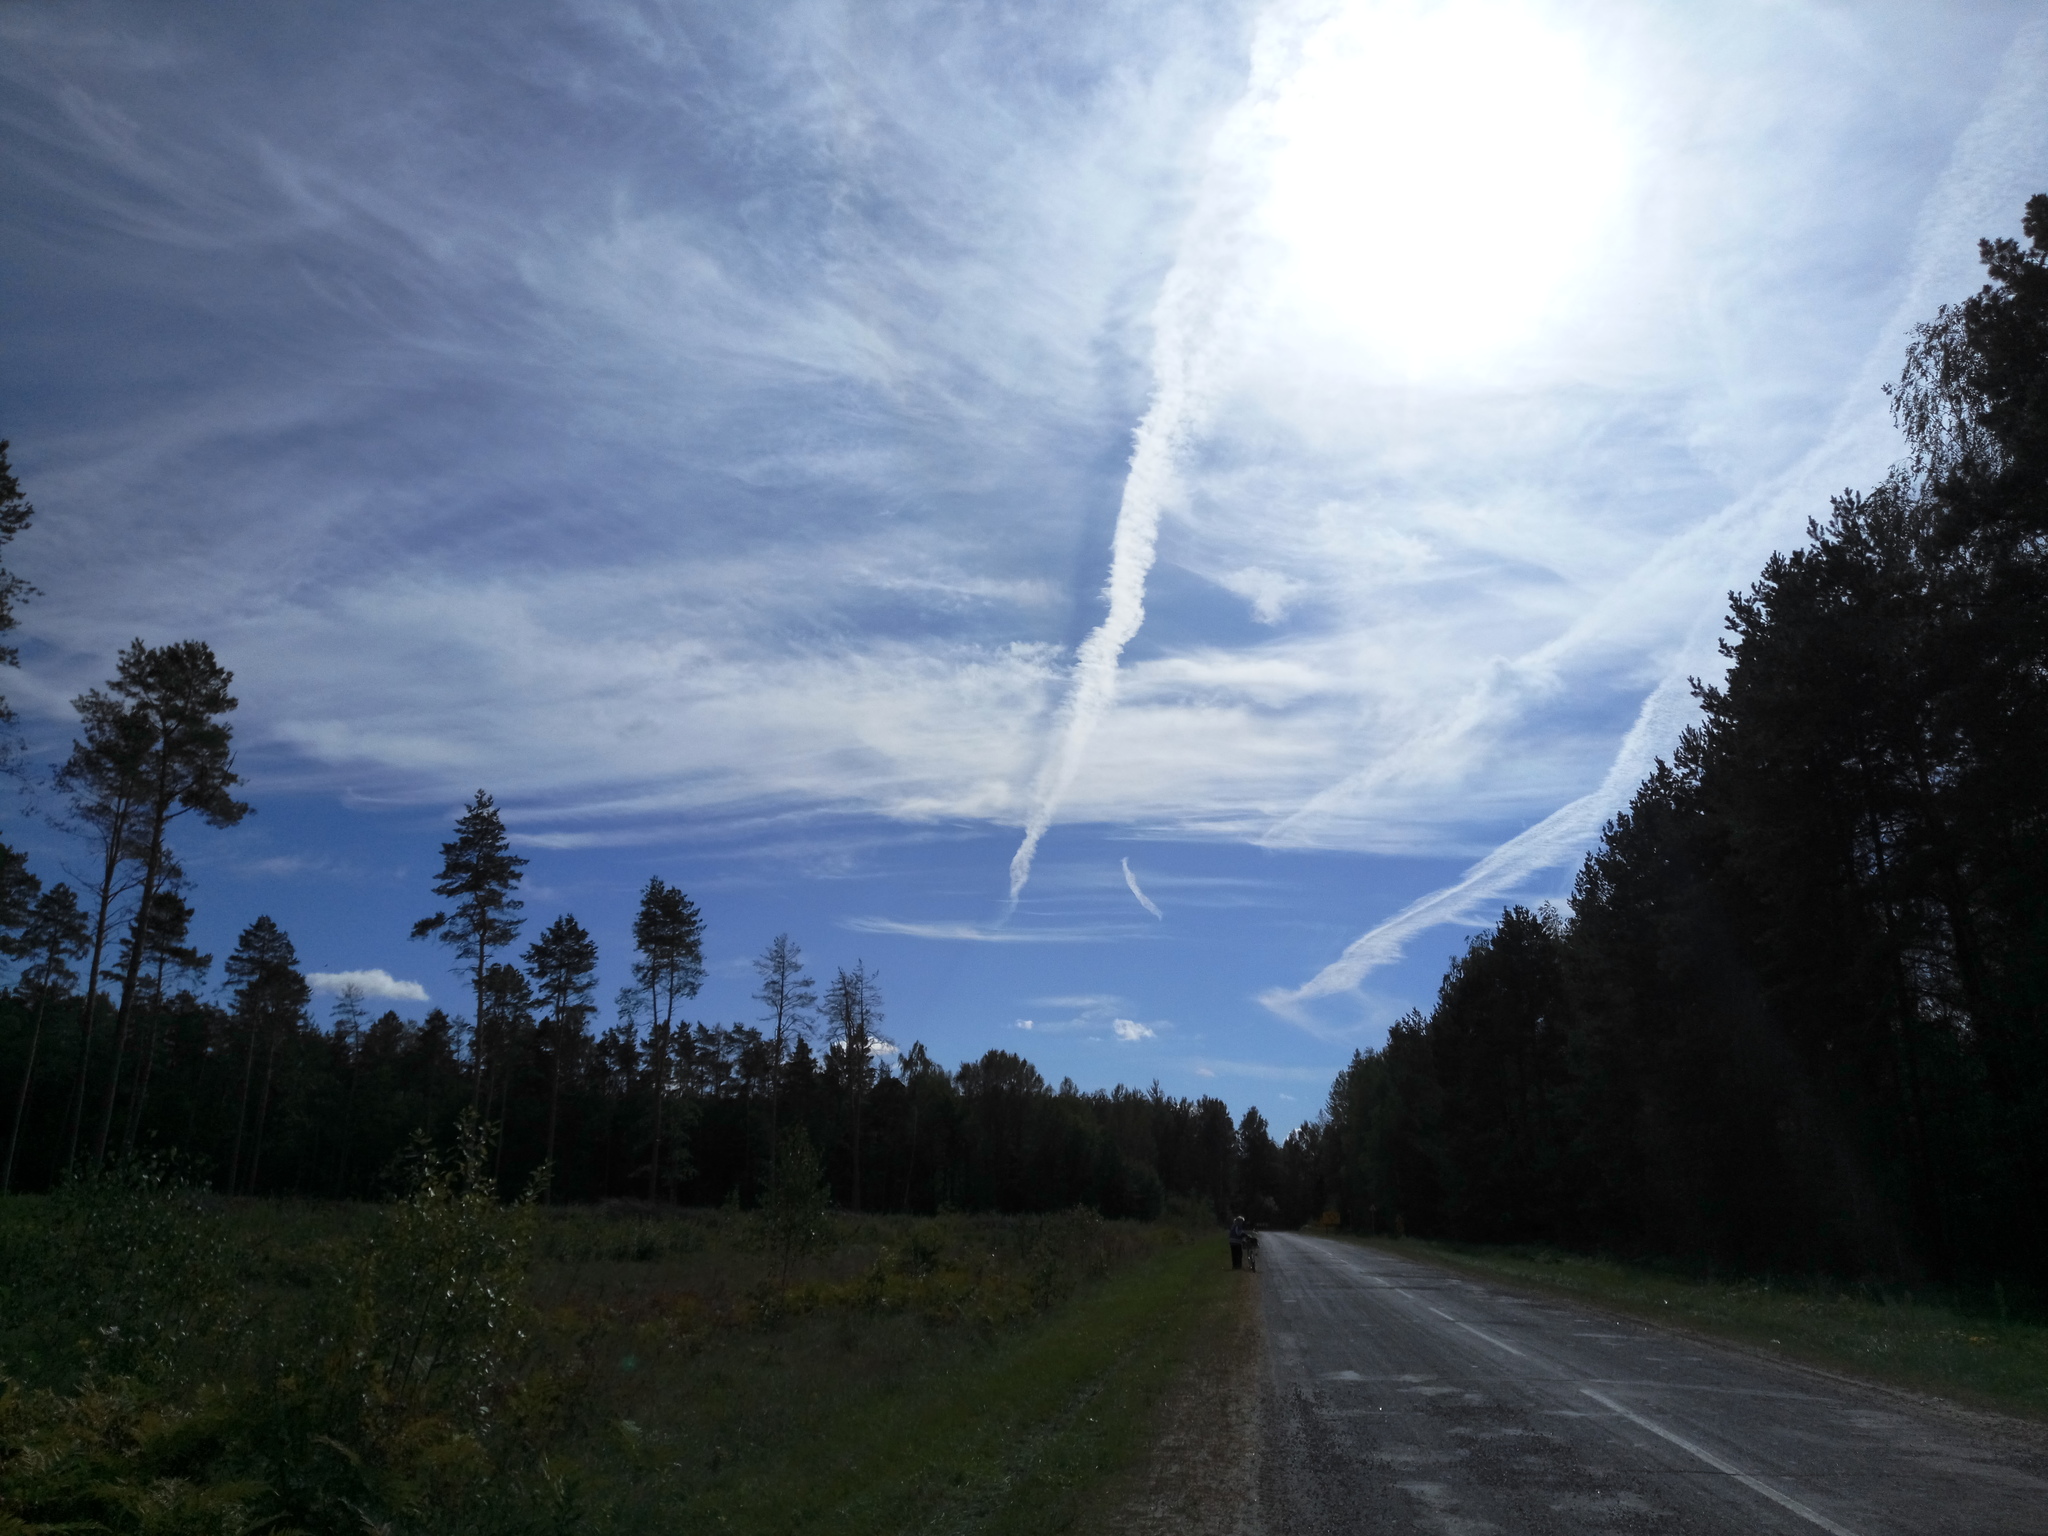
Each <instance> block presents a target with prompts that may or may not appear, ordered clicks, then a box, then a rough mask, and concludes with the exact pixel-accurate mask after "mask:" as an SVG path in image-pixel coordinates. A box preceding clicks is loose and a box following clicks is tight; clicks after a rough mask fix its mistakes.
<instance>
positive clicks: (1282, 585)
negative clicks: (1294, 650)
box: [1217, 565, 1308, 624]
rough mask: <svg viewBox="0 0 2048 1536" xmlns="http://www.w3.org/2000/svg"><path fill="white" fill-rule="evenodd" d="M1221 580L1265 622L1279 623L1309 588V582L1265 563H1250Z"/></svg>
mask: <svg viewBox="0 0 2048 1536" xmlns="http://www.w3.org/2000/svg"><path fill="white" fill-rule="evenodd" d="M1217 581H1218V582H1219V583H1220V584H1221V585H1222V586H1224V587H1225V588H1227V589H1228V590H1230V591H1232V592H1235V593H1236V594H1237V595H1238V596H1239V597H1241V598H1243V599H1245V601H1247V602H1249V603H1250V604H1251V605H1252V617H1253V618H1255V619H1257V620H1258V621H1259V622H1260V623H1261V624H1278V623H1279V622H1280V621H1281V620H1282V619H1284V618H1286V617H1287V610H1288V609H1289V608H1291V607H1292V606H1293V605H1294V601H1295V599H1296V598H1298V597H1300V596H1301V594H1302V593H1304V592H1306V591H1307V590H1308V583H1307V582H1305V581H1298V580H1296V579H1295V578H1294V577H1292V576H1283V575H1281V574H1280V573H1279V572H1278V571H1269V570H1267V569H1266V568H1265V567H1264V566H1259V565H1248V566H1246V567H1245V568H1244V569H1243V570H1241V571H1232V572H1230V573H1229V574H1228V575H1226V576H1219V577H1218V578H1217Z"/></svg>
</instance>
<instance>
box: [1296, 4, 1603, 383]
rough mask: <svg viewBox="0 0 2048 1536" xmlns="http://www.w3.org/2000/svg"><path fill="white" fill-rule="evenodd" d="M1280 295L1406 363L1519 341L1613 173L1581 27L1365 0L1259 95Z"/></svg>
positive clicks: (1586, 248)
mask: <svg viewBox="0 0 2048 1536" xmlns="http://www.w3.org/2000/svg"><path fill="white" fill-rule="evenodd" d="M1268 121H1269V127H1270V130H1271V132H1272V136H1273V138H1272V144H1273V161H1272V167H1271V188H1270V195H1269V198H1268V201H1267V204H1266V218H1267V225H1268V229H1269V231H1270V232H1271V233H1272V234H1273V235H1274V236H1276V237H1277V238H1278V240H1279V241H1280V243H1281V245H1282V248H1283V251H1284V256H1283V268H1282V274H1281V282H1282V298H1283V302H1284V303H1286V304H1287V305H1289V306H1290V307H1295V308H1298V309H1299V310H1301V311H1303V312H1304V315H1303V318H1304V319H1305V320H1307V321H1308V322H1309V323H1310V324H1312V325H1314V326H1317V327H1319V328H1328V327H1331V326H1336V327H1341V328H1342V329H1343V330H1345V331H1346V332H1349V333H1352V335H1354V336H1355V338H1356V339H1357V340H1358V341H1359V342H1361V343H1362V344H1364V345H1365V346H1366V347H1368V348H1369V349H1370V350H1371V351H1373V352H1374V353H1376V354H1378V355H1379V356H1381V357H1382V358H1383V359H1384V360H1385V361H1386V362H1387V363H1389V364H1391V365H1393V366H1395V367H1398V368H1401V369H1403V370H1404V371H1407V372H1410V373H1434V372H1440V371H1445V370H1450V371H1460V370H1465V369H1470V368H1471V367H1473V366H1474V365H1477V364H1483V363H1485V362H1488V361H1490V360H1493V359H1497V358H1499V357H1501V356H1502V355H1503V354H1505V353H1507V352H1510V351H1513V350H1515V349H1517V348H1520V347H1523V346H1526V345H1527V344H1528V343H1529V342H1530V341H1531V340H1532V339H1534V338H1535V337H1536V336H1538V335H1539V334H1540V333H1541V332H1542V331H1543V330H1544V328H1545V326H1546V324H1547V323H1549V322H1552V321H1553V320H1554V319H1556V318H1557V317H1558V316H1559V315H1560V313H1561V312H1563V311H1564V310H1565V309H1566V308H1568V302H1567V301H1568V299H1569V297H1570V295H1571V290H1572V289H1573V287H1574V281H1575V279H1583V277H1584V276H1585V275H1586V273H1587V270H1588V268H1589V267H1590V266H1591V265H1592V262H1593V258H1594V257H1595V255H1596V254H1597V251H1598V249H1599V247H1600V245H1601V243H1602V242H1603V240H1604V239H1605V238H1606V235H1607V231H1608V227H1609V225H1610V224H1611V221H1612V217H1613V214H1614V212H1615V210H1616V208H1617V206H1618V204H1619V202H1620V199H1621V194H1622V192H1623V187H1624V182H1625V180H1626V173H1627V154H1626V145H1625V144H1624V142H1623V139H1622V134H1621V131H1620V121H1621V113H1620V112H1619V111H1618V110H1617V102H1616V95H1615V92H1614V90H1613V89H1612V87H1611V85H1610V84H1608V83H1607V82H1603V81H1602V80H1601V79H1600V78H1598V76H1597V75H1596V72H1595V70H1594V69H1593V67H1592V65H1591V62H1590V60H1589V59H1588V57H1587V52H1586V49H1585V46H1584V43H1583V41H1582V40H1581V39H1579V38H1577V37H1575V36H1574V35H1573V34H1572V33H1571V32H1569V31H1567V30H1564V29H1562V28H1561V27H1559V26H1558V25H1556V24H1555V23H1553V22H1551V21H1549V20H1547V19H1545V18H1544V17H1543V16H1541V15H1540V14H1538V13H1536V12H1533V11H1532V10H1531V9H1529V8H1528V7H1526V6H1523V5H1514V4H1502V3H1498V0H1495V3H1484V0H1475V3H1449V4H1435V5H1431V4H1419V3H1409V4H1398V3H1397V4H1363V5H1357V6H1353V7H1351V8H1349V9H1347V10H1345V11H1343V12H1342V13H1341V14H1339V15H1337V16H1335V17H1334V18H1332V19H1330V20H1328V21H1325V22H1324V23H1323V24H1321V25H1320V26H1319V27H1317V28H1316V29H1315V30H1314V31H1312V32H1311V33H1310V34H1309V35H1308V36H1307V37H1305V38H1304V39H1303V42H1302V45H1301V52H1300V63H1299V66H1298V68H1296V70H1295V71H1294V72H1293V74H1292V75H1291V77H1290V78H1289V79H1288V80H1287V81H1286V83H1285V84H1284V85H1283V86H1282V88H1281V89H1280V91H1279V93H1278V94H1277V96H1276V97H1275V98H1274V100H1273V103H1272V106H1271V110H1270V116H1269V120H1268Z"/></svg>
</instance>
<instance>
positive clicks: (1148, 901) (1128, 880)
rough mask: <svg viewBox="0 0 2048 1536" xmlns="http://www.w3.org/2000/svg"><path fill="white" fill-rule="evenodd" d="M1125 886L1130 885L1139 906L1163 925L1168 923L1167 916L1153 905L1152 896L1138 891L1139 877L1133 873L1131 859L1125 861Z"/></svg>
mask: <svg viewBox="0 0 2048 1536" xmlns="http://www.w3.org/2000/svg"><path fill="white" fill-rule="evenodd" d="M1124 884H1125V885H1128V886H1129V887H1130V888H1131V894H1132V895H1133V896H1135V897H1137V898H1138V905H1139V906H1141V907H1143V908H1144V909H1145V910H1146V911H1147V912H1150V913H1151V914H1152V915H1153V916H1154V917H1156V918H1158V919H1159V920H1160V921H1161V922H1162V923H1163V922H1165V921H1166V914H1165V913H1164V912H1162V911H1160V910H1159V908H1158V907H1156V906H1155V905H1153V902H1152V898H1151V897H1150V896H1147V895H1146V894H1145V893H1144V892H1143V891H1141V890H1139V889H1138V877H1137V876H1136V875H1134V874H1132V873H1131V861H1130V860H1129V859H1125V860H1124Z"/></svg>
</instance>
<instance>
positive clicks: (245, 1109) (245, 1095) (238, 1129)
mask: <svg viewBox="0 0 2048 1536" xmlns="http://www.w3.org/2000/svg"><path fill="white" fill-rule="evenodd" d="M255 1079H256V1025H255V1024H254V1023H253V1022H252V1023H251V1024H250V1025H249V1054H248V1056H247V1057H246V1058H245V1059H244V1061H243V1063H242V1097H241V1100H240V1102H238V1103H237V1104H236V1106H235V1151H234V1155H233V1156H232V1157H230V1158H229V1159H228V1193H229V1194H231V1195H232V1194H233V1193H234V1192H235V1190H236V1189H237V1188H239V1187H240V1184H241V1177H242V1127H243V1126H244V1125H246V1124H247V1123H248V1120H249V1085H250V1084H251V1083H252V1082H254V1081H255Z"/></svg>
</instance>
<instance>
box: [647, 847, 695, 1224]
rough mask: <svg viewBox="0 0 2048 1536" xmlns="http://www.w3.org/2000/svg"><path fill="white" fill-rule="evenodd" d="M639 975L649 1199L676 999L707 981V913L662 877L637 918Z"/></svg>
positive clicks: (656, 1186) (654, 1189)
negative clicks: (647, 1085) (650, 1110)
mask: <svg viewBox="0 0 2048 1536" xmlns="http://www.w3.org/2000/svg"><path fill="white" fill-rule="evenodd" d="M633 946H634V948H635V949H637V950H638V951H639V953H640V958H639V959H638V960H636V961H634V962H633V979H634V980H635V981H636V982H638V983H639V984H640V986H641V987H642V988H644V989H645V990H646V993H647V1012H648V1030H647V1033H648V1042H647V1044H648V1075H649V1077H650V1078H651V1080H652V1084H653V1090H654V1092H653V1098H654V1145H653V1149H652V1150H651V1151H650V1153H649V1154H648V1164H647V1198H648V1199H649V1200H653V1199H655V1198H656V1196H657V1193H658V1191H659V1190H660V1187H661V1132H662V1110H663V1107H664V1103H663V1101H664V1100H665V1098H666V1097H667V1092H666V1090H667V1086H668V1076H669V1053H670V1051H671V1050H672V1049H673V1048H674V1046H675V1044H676V1028H675V1023H676V1004H677V1003H678V1002H679V1001H680V1000H681V999H683V998H686V997H695V996H696V995H697V989H698V987H700V986H701V985H703V981H704V918H703V916H702V915H701V914H700V913H699V912H698V911H697V907H696V904H695V903H694V902H692V901H691V900H690V898H689V897H687V896H685V895H684V894H683V893H682V892H681V891H680V890H678V889H677V888H676V887H674V886H672V885H668V884H666V883H664V882H663V881H662V880H661V879H660V877H659V876H657V877H655V878H653V879H651V880H649V881H648V882H647V888H646V889H645V890H644V891H642V892H641V893H640V911H639V913H638V914H637V915H636V916H635V917H634V919H633Z"/></svg>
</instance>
